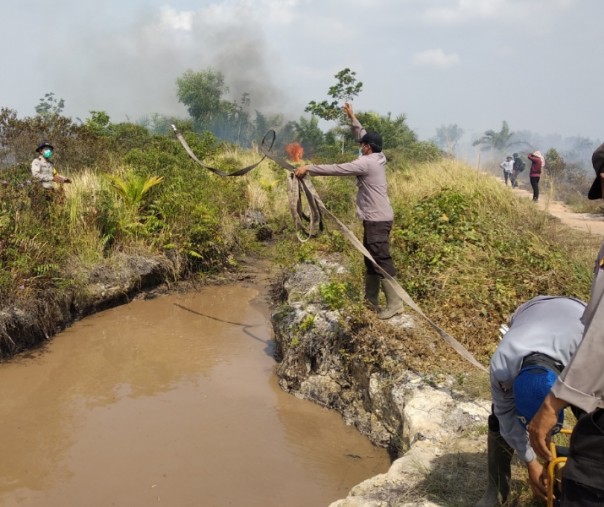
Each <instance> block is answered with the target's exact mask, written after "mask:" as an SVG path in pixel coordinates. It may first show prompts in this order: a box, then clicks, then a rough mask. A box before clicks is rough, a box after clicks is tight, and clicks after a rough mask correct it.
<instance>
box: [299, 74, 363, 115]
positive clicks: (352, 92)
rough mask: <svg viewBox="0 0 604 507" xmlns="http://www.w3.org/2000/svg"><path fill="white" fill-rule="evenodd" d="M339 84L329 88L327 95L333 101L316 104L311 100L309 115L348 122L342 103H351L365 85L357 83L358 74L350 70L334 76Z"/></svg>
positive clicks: (307, 108)
mask: <svg viewBox="0 0 604 507" xmlns="http://www.w3.org/2000/svg"><path fill="white" fill-rule="evenodd" d="M334 77H335V78H336V79H337V80H338V82H337V83H336V84H335V85H333V86H332V87H330V88H329V90H328V92H327V95H329V96H330V97H331V98H332V99H333V100H331V101H328V100H323V101H321V102H316V101H314V100H311V101H310V102H309V103H308V105H307V106H306V109H305V110H304V111H306V112H307V113H311V114H312V115H315V116H318V117H319V118H322V119H324V120H338V119H339V120H340V122H343V121H346V114H345V113H344V112H343V111H342V103H343V102H350V101H351V100H352V99H353V98H354V97H356V96H357V95H358V94H359V93H361V90H362V89H363V83H362V82H360V81H357V78H356V72H354V71H352V70H350V69H349V68H346V69H343V70H341V71H340V72H338V73H337V74H336V75H335V76H334Z"/></svg>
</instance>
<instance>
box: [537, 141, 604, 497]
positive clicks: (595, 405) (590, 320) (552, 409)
mask: <svg viewBox="0 0 604 507" xmlns="http://www.w3.org/2000/svg"><path fill="white" fill-rule="evenodd" d="M591 160H592V165H593V168H594V170H595V171H596V178H595V180H594V182H593V184H592V186H591V188H590V190H589V193H588V198H589V199H592V200H596V199H602V196H603V195H604V144H602V145H600V146H599V147H598V148H597V149H596V151H594V153H593V155H592V158H591ZM581 320H582V321H583V324H584V325H585V330H584V333H583V339H582V341H581V344H580V345H579V348H578V349H577V351H576V353H575V355H574V356H573V358H572V359H571V361H570V363H568V364H567V366H566V368H565V369H564V370H563V371H562V373H561V375H560V377H559V378H558V380H557V381H556V382H555V384H554V386H553V387H552V389H551V391H550V393H549V394H548V395H547V397H546V398H545V400H544V402H543V404H542V405H541V407H540V408H539V411H538V412H537V414H536V415H535V417H534V418H533V419H532V420H531V422H530V424H529V426H528V430H529V436H530V442H531V445H532V446H533V448H534V449H535V452H537V454H538V455H539V456H541V457H542V458H543V459H547V460H549V459H551V455H550V451H549V441H550V437H551V434H552V428H554V427H555V424H556V414H557V413H558V412H559V411H560V410H562V409H563V408H564V407H566V406H567V405H569V404H572V405H574V406H577V407H579V408H581V409H582V410H584V411H585V412H587V414H586V415H584V416H583V417H581V418H579V420H578V421H577V424H576V425H575V427H574V429H573V432H572V435H571V439H570V449H569V457H568V459H567V461H566V465H565V466H564V468H563V471H562V498H561V504H560V505H561V506H562V507H595V506H602V505H604V370H603V368H602V365H604V243H602V245H601V246H600V251H599V252H598V256H597V258H596V263H595V267H594V275H593V278H592V284H591V296H590V299H589V304H588V305H587V308H586V309H585V313H584V314H583V317H582V319H581Z"/></svg>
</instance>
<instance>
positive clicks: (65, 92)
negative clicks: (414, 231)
mask: <svg viewBox="0 0 604 507" xmlns="http://www.w3.org/2000/svg"><path fill="white" fill-rule="evenodd" d="M68 8H69V9H73V10H76V11H77V10H78V9H79V10H82V9H84V13H85V14H87V15H88V17H87V16H85V15H84V14H82V16H81V17H78V16H74V15H73V14H74V13H73V11H72V12H71V15H70V17H69V18H70V19H74V18H75V19H76V20H77V21H75V22H74V23H73V25H72V26H69V27H63V28H64V29H63V31H61V32H60V33H56V34H55V36H54V37H53V39H52V41H53V42H52V44H53V46H54V48H53V49H52V54H53V55H54V56H53V57H52V58H47V57H45V56H44V55H43V54H40V55H39V61H38V66H39V67H40V68H41V69H42V72H43V73H44V81H45V83H48V84H47V85H46V86H47V88H48V89H45V90H43V91H41V92H40V96H41V95H42V94H43V93H45V92H50V91H52V92H54V93H55V94H56V96H57V97H59V98H64V99H65V102H66V109H65V113H66V114H69V115H72V116H74V117H75V116H79V117H85V116H88V112H89V111H90V110H102V111H106V112H108V113H109V115H110V116H111V118H112V121H114V122H116V121H117V122H119V121H126V120H130V121H135V120H136V119H138V118H141V117H143V116H145V115H148V114H151V113H160V114H165V115H174V116H181V117H186V116H187V113H186V110H185V108H184V106H182V104H179V103H178V99H177V95H176V94H177V88H176V79H177V78H178V77H180V76H181V75H182V74H183V72H185V71H186V70H187V69H191V70H193V71H195V72H197V71H200V70H205V69H207V68H209V67H212V68H213V69H215V70H219V71H221V72H222V73H223V74H224V76H225V83H226V85H227V86H228V87H229V89H230V93H229V96H228V97H225V98H227V99H231V100H235V101H239V100H240V99H241V97H242V95H243V94H244V93H248V94H249V95H250V99H251V112H252V113H253V111H254V109H258V110H260V111H261V112H263V113H264V114H277V113H281V114H285V115H286V116H287V115H288V111H285V109H284V108H285V105H286V104H288V102H289V101H287V100H286V99H285V96H284V93H282V92H281V90H279V88H278V86H277V85H276V84H275V83H274V81H273V78H272V76H271V68H276V67H278V62H276V61H274V60H272V59H271V58H269V56H268V50H267V48H266V44H265V41H264V36H263V33H262V26H259V25H254V24H253V22H252V21H251V20H250V16H249V13H246V12H244V8H243V7H242V8H239V9H240V11H238V12H233V13H231V14H232V15H230V16H226V17H225V16H222V17H221V18H220V19H216V18H215V17H211V16H208V13H205V14H204V13H203V12H202V11H199V12H197V13H195V14H193V15H189V16H185V17H183V18H182V23H181V24H180V25H179V24H178V22H176V23H174V20H172V23H171V27H170V26H167V24H166V22H165V18H166V15H165V11H164V16H163V22H162V17H160V16H158V13H157V12H156V13H153V14H152V13H151V12H149V11H148V10H144V9H142V10H141V11H140V12H139V15H138V16H137V22H136V23H135V24H134V25H128V24H126V23H121V24H120V22H119V20H118V21H116V23H115V28H114V29H113V31H112V32H111V33H107V32H106V31H102V30H100V29H97V28H96V26H95V24H94V22H93V21H94V17H95V16H99V15H104V16H107V15H109V14H110V13H108V12H103V9H106V10H107V8H106V7H103V4H102V3H101V2H97V3H96V4H95V7H94V9H90V6H88V7H87V8H83V7H82V6H81V5H78V4H76V3H74V2H72V1H63V2H59V5H57V7H56V9H57V10H58V13H57V15H59V16H60V11H61V9H68ZM57 10H55V12H57ZM173 14H174V16H176V15H177V14H176V13H173ZM168 17H169V16H168ZM178 19H181V18H178ZM84 20H85V22H84ZM175 24H176V25H177V26H176V27H175V26H174V25H175ZM183 27H186V28H187V29H184V28H183ZM32 100H35V99H32ZM289 114H290V115H291V114H292V113H289Z"/></svg>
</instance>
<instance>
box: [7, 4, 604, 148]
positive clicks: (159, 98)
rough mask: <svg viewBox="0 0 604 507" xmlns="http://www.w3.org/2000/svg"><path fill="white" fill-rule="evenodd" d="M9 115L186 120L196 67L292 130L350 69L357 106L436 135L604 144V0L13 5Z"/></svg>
mask: <svg viewBox="0 0 604 507" xmlns="http://www.w3.org/2000/svg"><path fill="white" fill-rule="evenodd" d="M0 6H1V10H0V12H1V15H0V20H1V21H0V23H1V29H0V48H2V50H1V52H0V63H1V66H0V69H1V74H0V107H9V108H12V109H16V110H17V111H18V113H19V115H20V116H28V115H32V114H33V113H34V107H35V105H36V104H37V103H38V102H39V99H40V98H41V97H42V96H43V95H44V94H45V93H46V92H54V93H55V94H56V96H57V97H59V98H64V99H65V103H66V107H65V113H66V114H67V115H70V116H73V117H81V118H85V117H86V116H88V115H89V113H88V112H89V111H90V110H104V111H107V112H108V113H109V114H110V115H111V118H112V120H113V121H115V122H118V121H125V120H127V119H129V120H132V121H134V120H137V119H139V118H140V117H141V116H143V115H145V114H148V113H153V112H158V113H164V114H176V115H179V116H186V112H185V110H184V108H183V106H182V105H180V104H178V101H177V99H176V85H175V81H176V78H177V77H179V76H180V75H181V74H182V73H183V72H184V71H185V70H187V69H192V70H195V71H198V70H202V69H207V68H208V67H210V66H212V67H214V68H216V69H220V70H222V71H223V73H224V74H225V77H226V81H227V84H228V85H229V86H230V88H231V91H232V92H233V98H240V96H241V94H242V93H243V92H249V93H251V96H252V101H253V106H255V107H256V108H257V109H260V110H261V111H263V112H271V113H276V112H281V113H283V114H284V115H286V117H287V118H289V119H295V120H297V119H299V117H300V116H302V115H305V114H306V113H304V107H305V106H306V104H307V103H308V102H309V101H310V100H318V101H320V100H323V99H326V98H328V97H327V90H328V88H329V87H330V86H332V85H333V84H335V82H336V81H335V78H334V74H335V73H336V72H338V71H339V70H341V69H343V68H345V67H349V68H351V69H352V70H354V71H355V72H356V73H357V78H358V79H359V80H360V81H362V82H363V84H364V86H363V91H362V93H361V95H360V96H359V97H358V98H357V99H356V101H355V103H354V105H355V108H356V109H359V110H373V111H377V112H378V113H381V114H386V113H388V112H391V113H392V114H393V115H398V114H401V113H404V114H406V116H407V119H408V123H409V125H410V126H411V127H412V128H413V129H414V130H416V132H417V133H418V134H419V136H420V137H421V138H422V139H427V138H430V137H433V136H434V135H435V131H436V128H437V127H439V126H441V125H448V124H453V123H456V124H458V125H459V126H460V127H461V128H463V129H464V130H465V131H466V133H467V136H475V137H477V136H479V135H480V134H481V133H482V132H483V131H484V130H486V129H490V128H493V129H495V130H499V128H500V127H501V122H502V121H503V120H507V121H508V123H509V125H510V128H511V129H512V130H514V131H518V130H531V131H533V132H537V133H540V134H544V135H546V134H553V133H558V134H561V135H562V136H576V135H581V136H585V137H590V138H593V139H602V138H604V126H602V118H603V117H604V99H603V97H602V95H603V92H604V68H603V67H602V59H603V58H604V56H603V55H604V38H603V37H602V34H601V24H602V19H603V18H604V2H602V1H601V0H346V1H344V0H320V1H319V0H53V1H52V2H48V1H46V0H45V1H42V0H0Z"/></svg>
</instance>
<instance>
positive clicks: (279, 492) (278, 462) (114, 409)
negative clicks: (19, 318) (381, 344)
mask: <svg viewBox="0 0 604 507" xmlns="http://www.w3.org/2000/svg"><path fill="white" fill-rule="evenodd" d="M272 351H273V343H272V341H271V330H270V322H269V320H268V315H267V311H266V308H265V307H263V306H262V304H260V303H258V292H257V291H256V290H255V289H254V288H251V287H245V286H242V285H233V286H223V287H211V288H206V289H203V290H202V291H201V292H197V293H194V294H187V295H171V296H163V297H160V298H157V299H154V300H150V301H135V302H133V303H131V304H129V305H126V306H122V307H119V308H115V309H112V310H109V311H105V312H102V313H99V314H97V315H94V316H92V317H89V318H87V319H85V320H84V321H82V322H79V323H76V324H75V325H74V326H73V327H71V328H70V329H68V330H67V331H65V332H63V333H61V334H60V335H58V336H56V337H55V338H54V339H53V341H52V342H50V343H49V344H48V345H47V346H46V347H45V348H44V349H42V350H40V351H37V352H35V353H34V354H32V355H30V356H29V357H21V358H19V359H18V360H16V361H12V362H9V363H5V364H0V400H1V403H0V424H1V425H2V426H1V427H0V505H2V506H13V505H15V506H27V507H30V506H44V507H55V506H56V507H59V506H60V507H65V506H87V507H92V506H99V507H100V506H102V507H105V506H124V507H137V506H149V505H168V506H178V507H181V506H196V507H197V506H203V507H211V506H229V505H232V506H246V507H254V506H258V507H260V506H262V507H269V506H284V505H287V506H293V507H295V506H300V507H312V506H324V505H328V504H329V503H330V502H331V501H333V500H336V499H337V498H341V497H343V496H345V495H346V493H347V492H348V490H349V489H350V487H351V486H353V485H354V484H356V483H358V482H360V481H362V480H363V479H365V478H367V477H369V476H371V475H375V474H376V473H380V472H383V471H385V470H387V468H388V466H389V461H388V457H387V455H386V453H385V451H383V450H381V449H376V448H374V447H373V446H372V445H371V444H369V442H368V441H367V440H365V439H364V438H363V437H361V436H360V435H359V434H358V433H356V432H355V431H354V430H353V429H351V428H349V427H346V426H345V425H344V424H343V423H342V422H341V419H340V417H339V416H338V415H337V414H335V413H332V412H330V411H327V410H325V409H322V408H320V407H318V406H316V405H314V404H312V403H309V402H305V401H301V400H298V399H296V398H294V397H293V396H291V395H288V394H285V393H283V392H282V391H281V390H280V389H279V387H278V386H277V384H276V379H275V376H274V375H273V367H274V360H273V358H272Z"/></svg>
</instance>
